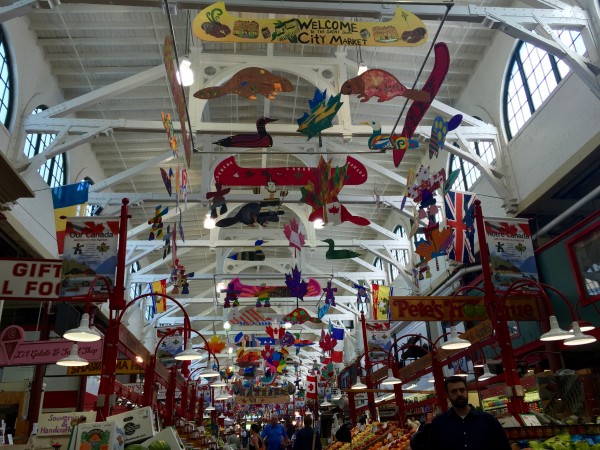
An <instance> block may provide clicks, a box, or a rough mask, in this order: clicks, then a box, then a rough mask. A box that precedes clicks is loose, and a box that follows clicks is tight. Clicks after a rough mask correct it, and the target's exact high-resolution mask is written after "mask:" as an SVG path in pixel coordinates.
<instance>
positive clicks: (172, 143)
mask: <svg viewBox="0 0 600 450" xmlns="http://www.w3.org/2000/svg"><path fill="white" fill-rule="evenodd" d="M160 117H161V119H162V123H163V126H164V127H165V131H166V132H167V139H168V140H169V147H171V150H173V156H175V157H177V156H178V154H177V137H175V130H173V121H172V120H171V114H169V113H166V112H163V111H161V113H160Z"/></svg>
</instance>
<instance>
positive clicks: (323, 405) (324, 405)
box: [321, 399, 333, 408]
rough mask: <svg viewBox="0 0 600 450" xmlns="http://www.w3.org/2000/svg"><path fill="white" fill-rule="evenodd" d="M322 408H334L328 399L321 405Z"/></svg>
mask: <svg viewBox="0 0 600 450" xmlns="http://www.w3.org/2000/svg"><path fill="white" fill-rule="evenodd" d="M321 406H322V407H323V408H325V407H327V406H333V405H332V404H331V403H329V402H328V401H327V399H325V401H324V402H323V403H321Z"/></svg>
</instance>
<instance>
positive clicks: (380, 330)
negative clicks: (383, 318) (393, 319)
mask: <svg viewBox="0 0 600 450" xmlns="http://www.w3.org/2000/svg"><path fill="white" fill-rule="evenodd" d="M366 325H367V343H368V345H369V350H371V349H377V348H379V349H382V350H386V351H388V350H389V349H390V348H391V347H392V340H391V336H390V324H389V323H388V322H370V321H367V323H366Z"/></svg>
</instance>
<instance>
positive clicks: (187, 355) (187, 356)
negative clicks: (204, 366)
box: [175, 340, 202, 361]
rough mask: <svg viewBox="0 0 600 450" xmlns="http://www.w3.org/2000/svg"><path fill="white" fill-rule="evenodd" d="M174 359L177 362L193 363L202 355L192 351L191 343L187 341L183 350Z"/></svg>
mask: <svg viewBox="0 0 600 450" xmlns="http://www.w3.org/2000/svg"><path fill="white" fill-rule="evenodd" d="M175 359H176V360H177V361H195V360H197V359H202V355H201V354H200V353H198V352H197V351H196V350H194V347H193V345H192V341H191V340H188V342H187V346H186V347H185V350H184V351H182V352H181V353H177V354H176V355H175Z"/></svg>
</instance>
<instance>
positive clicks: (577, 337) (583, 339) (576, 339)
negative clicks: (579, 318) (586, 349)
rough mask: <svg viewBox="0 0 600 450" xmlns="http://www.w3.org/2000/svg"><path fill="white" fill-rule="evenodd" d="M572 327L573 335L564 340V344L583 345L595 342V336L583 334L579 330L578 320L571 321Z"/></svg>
mask: <svg viewBox="0 0 600 450" xmlns="http://www.w3.org/2000/svg"><path fill="white" fill-rule="evenodd" d="M572 329H573V331H574V335H573V337H570V338H568V339H566V340H565V345H570V346H573V345H585V344H591V343H592V342H596V338H595V337H594V336H590V335H589V334H583V333H582V332H581V329H580V328H579V323H578V322H573V327H572Z"/></svg>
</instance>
